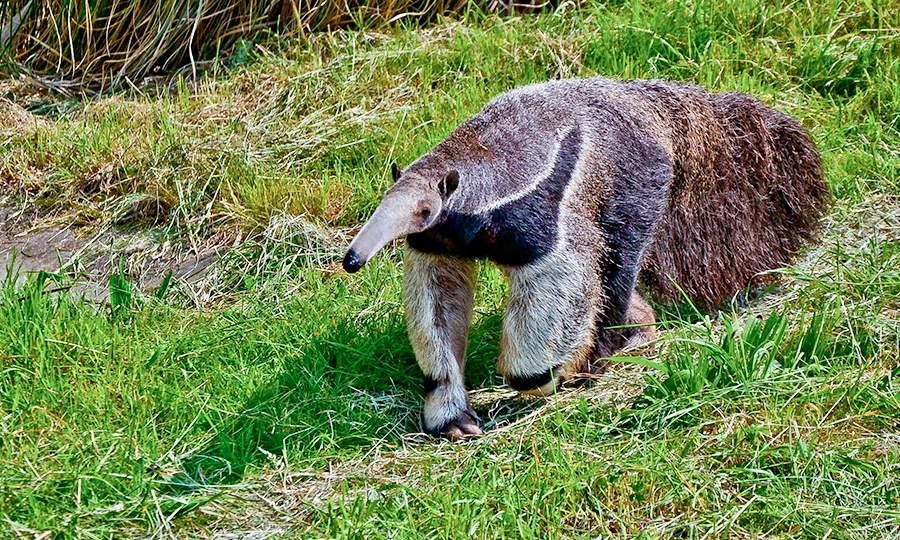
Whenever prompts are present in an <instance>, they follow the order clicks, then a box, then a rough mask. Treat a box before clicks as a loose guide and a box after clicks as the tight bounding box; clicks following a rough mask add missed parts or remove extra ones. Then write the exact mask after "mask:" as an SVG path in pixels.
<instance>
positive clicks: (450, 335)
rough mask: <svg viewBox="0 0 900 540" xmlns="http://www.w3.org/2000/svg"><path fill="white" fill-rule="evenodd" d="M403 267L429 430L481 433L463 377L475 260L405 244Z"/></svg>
mask: <svg viewBox="0 0 900 540" xmlns="http://www.w3.org/2000/svg"><path fill="white" fill-rule="evenodd" d="M404 265H405V268H404V277H403V304H404V307H405V308H406V324H407V327H408V328H409V340H410V342H411V343H412V347H413V351H414V352H415V354H416V360H417V361H418V362H419V366H420V367H421V368H422V372H423V373H424V374H425V394H426V395H425V408H424V411H423V418H424V421H425V430H426V431H427V432H428V433H431V434H432V435H438V434H441V435H446V436H449V437H463V436H466V435H478V434H480V433H481V429H480V428H479V427H478V417H477V416H476V415H475V411H474V410H473V409H472V405H471V404H470V403H469V396H468V394H467V393H466V387H465V382H464V380H463V369H464V367H465V362H466V345H467V344H468V339H469V323H470V322H471V320H472V304H473V301H474V300H473V299H474V287H475V286H474V274H475V263H474V262H473V261H472V260H466V259H461V258H458V257H450V256H445V255H429V254H425V253H422V252H419V251H416V250H414V249H412V248H409V247H407V249H406V259H405V263H404Z"/></svg>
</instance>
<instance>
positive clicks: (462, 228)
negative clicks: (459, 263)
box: [406, 128, 581, 266]
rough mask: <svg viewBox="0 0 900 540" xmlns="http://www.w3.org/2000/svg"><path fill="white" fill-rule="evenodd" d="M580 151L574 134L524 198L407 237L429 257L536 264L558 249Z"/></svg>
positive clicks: (444, 217)
mask: <svg viewBox="0 0 900 540" xmlns="http://www.w3.org/2000/svg"><path fill="white" fill-rule="evenodd" d="M580 148H581V132H580V131H579V130H578V128H574V129H572V130H571V131H569V133H568V134H566V136H565V137H564V138H563V140H562V143H561V144H560V147H559V151H558V152H557V153H556V162H555V163H554V166H553V170H552V171H551V172H550V174H549V175H548V176H547V178H545V179H544V180H542V181H541V182H540V184H538V185H537V187H536V188H535V189H534V190H533V191H532V192H531V193H528V194H526V195H524V196H523V197H522V198H520V199H516V200H514V201H510V202H508V203H506V204H504V205H502V206H500V207H497V208H494V209H492V210H490V211H488V212H484V213H479V214H462V213H459V212H445V213H442V214H441V217H440V219H439V220H438V223H437V224H436V225H434V226H433V227H431V228H430V229H428V230H426V231H423V232H420V233H416V234H411V235H409V236H407V237H406V241H407V243H408V244H409V246H410V247H412V248H413V249H416V250H418V251H423V252H425V253H440V254H445V255H457V256H462V257H476V258H487V259H490V260H492V261H494V262H497V263H500V264H503V265H507V266H522V265H525V264H529V263H532V262H534V261H536V260H538V259H540V258H541V257H542V256H544V255H546V254H547V253H549V252H550V251H552V250H553V247H554V246H555V245H556V235H557V230H558V227H559V225H558V221H559V204H560V202H561V201H562V198H563V194H565V192H566V187H567V186H568V185H569V182H570V181H571V179H572V173H573V172H574V171H575V165H576V164H577V163H578V154H579V150H580Z"/></svg>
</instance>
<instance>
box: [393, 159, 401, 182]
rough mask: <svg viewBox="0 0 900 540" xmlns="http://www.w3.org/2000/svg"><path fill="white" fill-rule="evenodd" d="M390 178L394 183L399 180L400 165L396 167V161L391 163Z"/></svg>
mask: <svg viewBox="0 0 900 540" xmlns="http://www.w3.org/2000/svg"><path fill="white" fill-rule="evenodd" d="M391 178H393V179H394V182H395V183H396V182H397V180H399V179H400V165H397V162H396V161H395V162H393V163H391Z"/></svg>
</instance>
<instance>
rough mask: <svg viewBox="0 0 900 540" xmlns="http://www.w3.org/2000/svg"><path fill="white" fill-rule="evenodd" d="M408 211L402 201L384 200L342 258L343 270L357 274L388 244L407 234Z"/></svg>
mask: <svg viewBox="0 0 900 540" xmlns="http://www.w3.org/2000/svg"><path fill="white" fill-rule="evenodd" d="M409 213H410V211H409V209H407V208H403V205H402V201H398V200H394V199H393V198H391V199H387V198H386V199H385V200H384V201H382V203H381V205H380V206H379V207H378V208H377V209H375V213H374V214H372V217H370V218H369V221H367V222H366V224H365V225H363V228H362V229H360V231H359V233H358V234H357V235H356V238H354V239H353V241H352V242H350V249H348V250H347V254H346V255H345V256H344V270H346V271H347V272H350V273H351V274H352V273H354V272H358V271H359V269H360V268H362V267H363V266H365V264H366V263H367V262H369V260H370V259H371V258H372V257H374V256H375V254H376V253H378V252H379V251H380V250H381V248H383V247H384V246H385V245H387V243H388V242H390V241H391V240H394V239H396V238H400V237H401V236H404V235H406V234H409V232H410V231H409V230H408V229H409V221H410V220H409V217H408V216H409Z"/></svg>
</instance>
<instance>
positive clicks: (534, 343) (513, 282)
mask: <svg viewBox="0 0 900 540" xmlns="http://www.w3.org/2000/svg"><path fill="white" fill-rule="evenodd" d="M508 272H509V277H510V286H509V303H508V306H507V309H506V315H505V316H504V317H503V330H502V336H501V340H500V358H499V359H498V361H497V369H498V371H499V372H500V374H501V375H503V376H504V377H505V378H506V382H507V384H509V386H510V387H512V388H513V389H515V390H518V391H520V392H525V393H530V394H539V395H548V394H551V393H553V392H554V391H555V389H556V388H557V387H558V385H559V383H560V382H562V381H564V380H566V379H567V378H569V377H570V376H572V375H573V374H574V373H576V372H578V371H580V370H581V369H583V368H584V367H585V365H586V364H587V362H588V360H589V359H590V351H591V347H592V344H593V334H594V327H593V325H594V322H595V318H596V315H595V314H596V311H597V309H596V305H597V304H598V302H599V295H600V290H599V282H598V280H597V278H596V272H595V271H594V265H593V263H592V261H591V260H589V259H588V256H586V255H576V254H575V253H574V252H573V253H568V252H562V251H560V252H556V253H553V254H551V255H550V256H548V257H547V258H545V259H543V260H541V261H538V262H536V263H533V264H530V265H527V266H522V267H519V268H510V269H508Z"/></svg>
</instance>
